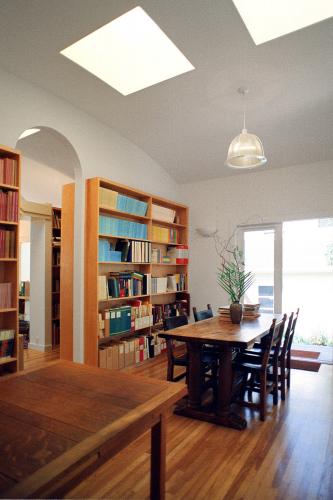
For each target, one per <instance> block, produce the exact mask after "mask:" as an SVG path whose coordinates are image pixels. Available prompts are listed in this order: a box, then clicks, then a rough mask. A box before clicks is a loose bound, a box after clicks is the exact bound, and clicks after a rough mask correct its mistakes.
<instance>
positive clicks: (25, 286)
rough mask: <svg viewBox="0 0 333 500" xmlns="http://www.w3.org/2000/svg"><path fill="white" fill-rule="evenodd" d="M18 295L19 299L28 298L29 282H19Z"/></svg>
mask: <svg viewBox="0 0 333 500" xmlns="http://www.w3.org/2000/svg"><path fill="white" fill-rule="evenodd" d="M19 295H20V296H21V297H30V281H21V282H20V288H19Z"/></svg>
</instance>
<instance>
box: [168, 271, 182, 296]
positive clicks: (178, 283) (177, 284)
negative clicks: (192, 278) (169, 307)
mask: <svg viewBox="0 0 333 500" xmlns="http://www.w3.org/2000/svg"><path fill="white" fill-rule="evenodd" d="M184 290H186V275H185V274H182V273H179V274H169V275H168V276H167V291H168V292H183V291H184Z"/></svg>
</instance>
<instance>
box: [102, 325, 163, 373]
mask: <svg viewBox="0 0 333 500" xmlns="http://www.w3.org/2000/svg"><path fill="white" fill-rule="evenodd" d="M165 350H166V341H165V339H160V338H159V337H158V336H157V334H153V335H142V336H140V337H136V338H129V339H124V340H122V341H120V342H115V343H112V345H110V346H108V347H104V348H100V349H99V352H98V358H99V359H98V364H99V367H100V368H108V369H112V370H119V369H122V368H127V367H129V366H133V365H136V364H138V363H141V362H142V361H145V360H146V359H149V358H153V357H155V356H158V355H159V354H161V352H164V351H165Z"/></svg>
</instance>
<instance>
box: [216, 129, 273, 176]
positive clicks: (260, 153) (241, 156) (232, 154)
mask: <svg viewBox="0 0 333 500" xmlns="http://www.w3.org/2000/svg"><path fill="white" fill-rule="evenodd" d="M266 162H267V158H266V157H265V153H264V148H263V145H262V142H261V140H260V139H259V137H257V136H256V135H254V134H249V133H248V131H247V130H246V129H245V128H244V129H243V130H242V132H241V133H240V134H239V135H237V137H235V139H234V140H233V141H232V142H231V144H230V146H229V151H228V157H227V159H226V161H225V164H226V165H227V166H228V167H232V168H254V167H259V166H261V165H265V163H266Z"/></svg>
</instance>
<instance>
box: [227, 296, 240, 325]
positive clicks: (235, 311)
mask: <svg viewBox="0 0 333 500" xmlns="http://www.w3.org/2000/svg"><path fill="white" fill-rule="evenodd" d="M230 318H231V322H232V323H234V324H235V325H239V323H240V322H241V321H242V318H243V304H240V303H239V302H233V303H232V304H230Z"/></svg>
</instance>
